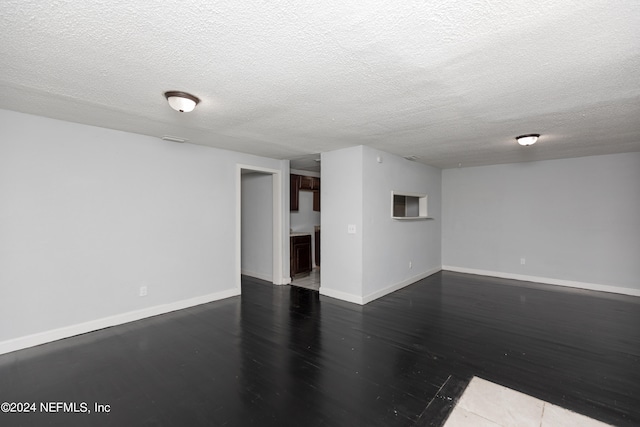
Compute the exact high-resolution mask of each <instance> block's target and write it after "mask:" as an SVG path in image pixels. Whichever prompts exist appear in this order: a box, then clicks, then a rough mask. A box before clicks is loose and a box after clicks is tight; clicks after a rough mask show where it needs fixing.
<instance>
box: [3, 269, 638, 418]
mask: <svg viewBox="0 0 640 427" xmlns="http://www.w3.org/2000/svg"><path fill="white" fill-rule="evenodd" d="M242 286H243V289H242V293H243V294H242V297H234V298H230V299H227V300H223V301H217V302H213V303H209V304H205V305H201V306H198V307H193V308H190V309H186V310H181V311H179V312H174V313H169V314H166V315H162V316H157V317H153V318H149V319H145V320H141V321H138V322H133V323H129V324H126V325H121V326H117V327H113V328H108V329H104V330H100V331H96V332H93V333H89V334H85V335H81V336H77V337H73V338H68V339H65V340H61V341H57V342H54V343H50V344H46V345H42V346H38V347H34V348H30V349H25V350H21V351H17V352H14V353H9V354H5V355H1V356H0V402H35V403H36V404H37V405H38V411H37V412H36V413H31V414H25V413H20V414H16V413H8V414H7V413H0V425H2V426H40V425H52V426H56V425H60V426H62V425H64V426H85V425H92V426H102V425H118V426H251V425H256V426H258V425H259V426H304V427H311V426H414V425H421V426H424V425H438V424H439V423H441V422H442V420H443V419H444V418H445V417H446V411H447V409H446V408H445V409H443V408H442V407H440V408H437V407H435V408H434V406H435V405H437V404H438V400H439V399H440V400H443V401H450V400H451V399H447V398H446V397H447V396H444V397H445V398H443V393H447V390H450V391H449V392H450V393H452V396H450V397H451V398H452V399H455V397H456V395H458V394H459V393H460V392H461V391H462V389H463V387H455V384H454V386H453V387H449V385H451V378H456V379H458V384H460V382H464V381H468V379H469V378H471V377H472V376H474V375H476V376H480V377H482V378H484V379H487V380H489V381H493V382H496V383H498V384H501V385H504V386H507V387H509V388H513V389H515V390H518V391H521V392H524V393H527V394H530V395H533V396H535V397H537V398H540V399H543V400H546V401H549V402H551V403H554V404H557V405H560V406H563V407H566V408H568V409H570V410H573V411H576V412H579V413H582V414H585V415H587V416H590V417H592V418H596V419H599V420H602V421H605V422H607V423H611V424H615V425H621V426H637V425H640V298H634V297H627V296H621V295H614V294H606V293H598V292H590V291H582V290H574V289H566V288H561V287H554V286H548V285H540V284H533V283H528V282H518V281H513V280H506V279H497V278H490V277H481V276H473V275H465V274H460V273H452V272H441V273H438V274H435V275H433V276H430V277H428V278H427V279H424V280H422V281H420V282H418V283H416V284H414V285H411V286H409V287H407V288H405V289H402V290H400V291H398V292H395V293H393V294H391V295H388V296H386V297H383V298H381V299H379V300H376V301H374V302H372V303H370V304H368V305H366V306H364V307H360V306H357V305H353V304H349V303H344V302H341V301H338V300H334V299H331V298H326V297H324V296H319V294H318V293H317V292H315V291H311V290H307V289H303V288H298V287H291V286H284V287H275V286H272V285H270V284H268V283H266V282H262V281H260V280H257V279H252V278H248V277H244V278H243V282H242ZM448 379H449V381H447V380H448ZM445 383H447V384H448V385H445ZM443 385H445V387H443ZM441 387H442V390H441ZM439 390H440V392H439ZM436 394H438V396H439V397H438V398H435V399H434V397H435V396H436ZM432 400H433V402H434V404H433V405H431V406H430V408H427V406H428V405H429V403H430V402H431V401H432ZM40 402H76V403H77V404H78V405H80V403H82V402H85V403H87V404H88V408H89V409H90V410H91V413H65V412H58V413H43V412H41V411H40ZM94 403H101V404H107V405H110V406H109V408H110V412H108V413H95V412H94V411H93V409H94V406H93V405H94ZM78 409H79V410H82V408H81V407H80V406H78ZM421 414H422V417H421ZM443 414H444V415H443Z"/></svg>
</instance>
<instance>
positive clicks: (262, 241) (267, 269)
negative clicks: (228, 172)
mask: <svg viewBox="0 0 640 427" xmlns="http://www.w3.org/2000/svg"><path fill="white" fill-rule="evenodd" d="M272 182H273V178H272V175H271V174H264V173H259V172H253V173H245V174H243V175H242V230H241V233H242V244H241V247H242V274H246V275H248V276H252V277H257V278H259V279H262V280H267V281H269V282H271V281H272V279H273V188H272V187H273V184H272Z"/></svg>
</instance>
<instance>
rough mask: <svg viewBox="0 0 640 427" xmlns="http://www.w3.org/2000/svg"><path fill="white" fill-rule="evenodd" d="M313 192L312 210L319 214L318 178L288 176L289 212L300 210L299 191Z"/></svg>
mask: <svg viewBox="0 0 640 427" xmlns="http://www.w3.org/2000/svg"><path fill="white" fill-rule="evenodd" d="M301 190H302V191H311V192H313V210H314V211H315V212H320V178H317V177H315V176H304V175H296V174H291V175H290V183H289V210H291V211H298V210H300V191H301Z"/></svg>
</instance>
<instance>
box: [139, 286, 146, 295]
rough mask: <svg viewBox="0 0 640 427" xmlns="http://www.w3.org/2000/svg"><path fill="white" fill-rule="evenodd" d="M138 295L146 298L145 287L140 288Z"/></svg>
mask: <svg viewBox="0 0 640 427" xmlns="http://www.w3.org/2000/svg"><path fill="white" fill-rule="evenodd" d="M139 295H140V296H141V297H146V296H147V287H146V286H140V292H139Z"/></svg>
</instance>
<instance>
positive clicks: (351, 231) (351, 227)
mask: <svg viewBox="0 0 640 427" xmlns="http://www.w3.org/2000/svg"><path fill="white" fill-rule="evenodd" d="M347 233H349V234H356V225H355V224H349V225H347Z"/></svg>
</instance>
